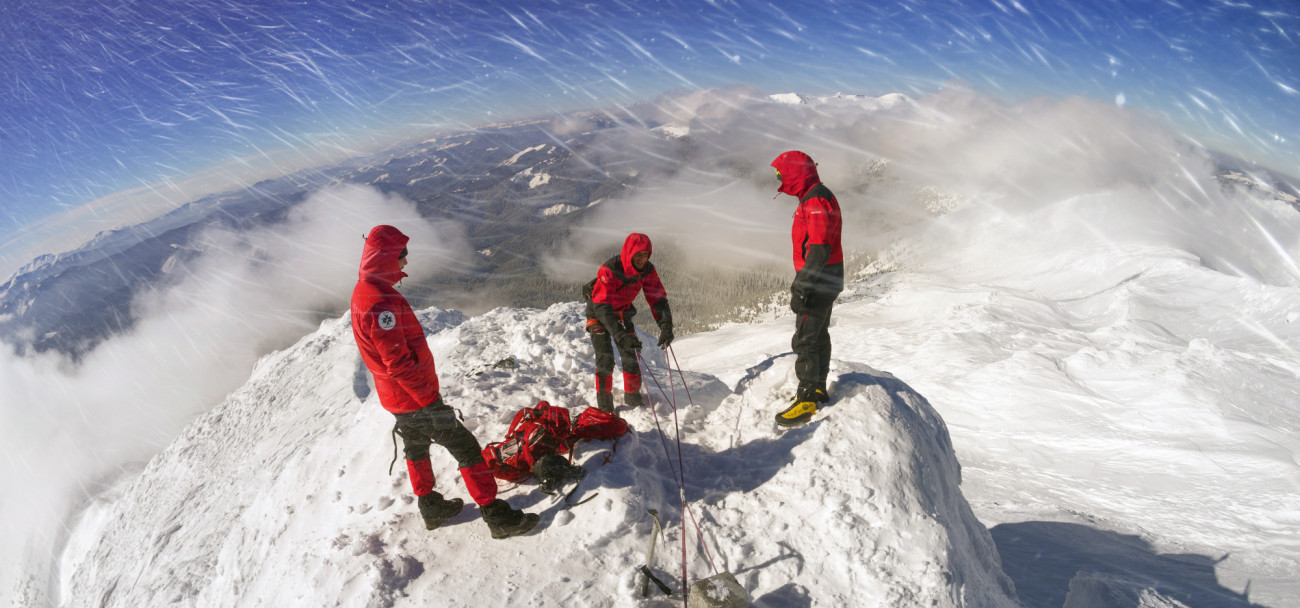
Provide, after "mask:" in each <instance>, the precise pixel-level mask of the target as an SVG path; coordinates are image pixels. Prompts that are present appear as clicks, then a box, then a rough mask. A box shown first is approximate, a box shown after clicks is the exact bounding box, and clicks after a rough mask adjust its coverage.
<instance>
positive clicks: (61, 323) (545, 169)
mask: <svg viewBox="0 0 1300 608" xmlns="http://www.w3.org/2000/svg"><path fill="white" fill-rule="evenodd" d="M769 100H770V101H771V102H774V103H779V104H810V103H828V102H829V103H835V104H838V105H851V106H855V107H861V108H862V109H863V110H866V111H875V110H881V109H890V108H894V107H896V106H900V105H906V106H915V102H913V101H912V100H911V99H909V98H908V97H906V96H904V95H886V96H883V97H878V98H874V97H865V96H857V95H840V94H837V95H834V96H824V97H808V96H803V95H798V94H794V93H788V94H781V95H772V96H770V97H769ZM645 115H653V113H652V112H643V113H640V114H637V113H634V112H628V113H626V120H624V118H623V117H620V118H619V119H618V120H616V119H615V118H613V116H615V114H611V113H603V112H598V111H587V112H580V113H574V114H570V115H566V116H560V117H556V118H553V119H546V120H533V121H522V122H515V123H509V124H496V125H488V126H485V127H482V128H478V129H473V130H466V131H461V132H455V133H450V134H445V135H441V136H438V137H434V138H431V139H427V140H424V141H419V142H416V143H412V144H406V145H403V146H399V147H396V148H393V149H390V150H388V151H385V152H383V153H379V154H374V155H370V156H366V157H360V158H355V159H351V160H349V161H346V162H344V163H341V164H339V165H337V166H333V167H325V168H315V169H310V170H304V171H300V172H297V173H293V174H290V175H286V176H284V177H280V178H277V179H272V180H267V181H263V182H259V183H257V184H255V185H253V186H251V187H248V188H244V189H241V190H236V191H231V192H224V193H220V194H212V195H208V196H205V197H203V198H200V199H198V200H195V201H193V202H190V203H188V204H185V205H183V206H181V207H179V208H177V209H175V210H174V211H172V212H170V213H167V214H166V215H163V216H161V217H159V218H156V219H154V220H151V221H148V222H145V223H142V224H139V225H135V226H129V227H125V228H121V229H118V230H112V231H106V232H102V233H100V234H99V235H97V236H96V237H95V238H93V239H92V240H90V241H89V242H87V243H86V244H85V245H83V246H81V247H80V248H78V249H75V250H73V251H69V252H65V253H62V254H58V255H44V256H41V257H39V258H37V259H35V260H33V261H32V262H31V263H30V264H28V265H26V266H25V267H24V268H22V269H21V270H19V271H18V272H17V273H15V274H14V275H13V276H12V277H10V278H9V279H8V281H6V282H5V283H4V284H2V285H0V340H3V341H5V342H8V343H11V344H13V345H14V346H15V347H16V348H17V349H18V350H19V352H20V353H28V352H44V351H49V350H54V351H58V352H61V353H64V354H66V355H69V356H71V357H73V358H77V357H79V356H80V355H82V354H84V353H86V352H88V351H89V350H91V349H93V348H94V347H95V346H96V345H97V344H99V343H100V342H102V341H103V340H104V339H106V338H107V337H109V336H111V335H113V334H114V333H116V332H120V331H122V330H125V329H127V328H130V327H131V326H132V324H133V323H134V318H133V317H132V313H131V309H130V308H131V301H132V298H133V296H134V295H135V294H136V293H137V291H138V290H139V289H140V288H142V287H162V286H165V285H167V283H168V281H169V280H173V277H172V276H171V275H169V273H168V269H169V268H170V267H171V265H173V264H175V263H176V262H177V261H184V260H187V259H189V258H191V257H193V256H197V255H199V254H200V252H199V251H198V250H197V249H196V248H195V247H192V244H193V242H194V239H195V238H196V236H197V235H199V234H200V233H201V232H202V231H204V230H206V229H208V228H212V227H223V228H226V229H231V230H243V229H248V228H252V227H256V226H269V225H274V224H276V223H277V222H283V221H284V220H285V218H286V216H287V214H288V211H289V210H290V209H292V208H293V207H294V206H295V205H298V204H299V203H302V202H303V201H304V200H306V199H307V197H308V195H309V194H311V193H312V192H314V191H316V190H319V189H320V188H322V187H325V186H328V185H330V184H337V183H354V184H368V185H370V186H372V187H374V188H376V189H378V190H380V191H382V192H384V193H388V194H395V195H400V196H402V197H403V198H405V199H407V200H409V201H412V202H414V203H415V205H416V207H417V209H418V211H419V213H420V214H421V215H422V216H424V217H427V218H431V219H445V220H454V221H456V222H458V223H459V224H461V225H462V226H464V227H465V230H466V233H467V236H468V238H469V240H470V244H471V245H472V247H473V248H474V249H475V250H476V251H477V252H478V254H479V255H478V258H477V259H476V260H475V261H474V263H473V265H472V267H470V268H468V269H466V270H465V271H464V272H457V273H449V274H448V273H444V274H442V275H440V276H439V277H438V278H435V279H430V280H427V281H424V282H423V283H419V284H415V285H411V284H409V283H408V284H406V285H404V292H405V293H406V294H407V296H408V298H410V299H411V300H412V302H413V303H415V304H417V305H420V306H429V305H437V306H441V307H447V308H465V307H467V306H477V307H478V308H479V309H480V310H485V309H486V307H490V306H515V307H545V306H548V305H550V304H552V303H555V302H559V301H567V300H574V299H577V297H578V296H577V284H569V283H565V282H562V281H556V280H553V279H550V278H548V277H547V276H546V275H545V273H543V272H542V271H541V269H540V268H539V255H538V254H540V253H543V252H545V251H546V250H547V248H549V247H551V246H553V245H554V244H555V243H558V242H562V241H565V240H567V239H568V238H569V237H570V235H571V232H572V230H573V228H574V227H575V226H577V225H579V224H580V223H581V222H582V221H583V220H584V218H586V217H587V214H588V213H590V212H591V211H592V210H593V206H595V205H597V204H599V203H600V202H602V201H605V200H609V199H613V198H617V197H620V196H624V195H626V194H628V193H630V192H632V191H634V190H636V189H637V188H638V187H641V186H642V183H641V180H642V179H643V176H644V175H646V174H647V173H649V172H651V171H652V170H653V171H656V172H658V173H657V174H660V175H662V174H665V173H668V174H671V173H673V172H676V171H681V170H683V169H684V168H685V167H687V166H689V165H690V163H691V162H692V161H693V160H694V159H695V157H696V156H697V155H698V154H699V151H698V150H697V149H696V146H695V142H694V141H693V138H692V136H691V134H690V128H689V127H688V126H686V125H684V124H678V123H674V122H672V121H668V120H666V121H663V122H644V121H645V120H646V119H644V118H640V116H645ZM619 129H621V130H623V131H625V132H626V137H624V136H623V135H624V133H616V135H618V136H617V137H600V135H610V134H611V133H610V132H611V131H614V130H619ZM560 133H565V134H564V135H560ZM1219 162H1220V166H1221V167H1222V170H1221V171H1220V174H1219V176H1220V180H1221V181H1222V183H1223V184H1224V186H1225V187H1236V188H1244V189H1249V190H1271V193H1272V194H1273V196H1275V197H1277V198H1278V199H1279V200H1284V201H1286V202H1288V203H1289V204H1291V205H1292V206H1294V207H1296V208H1297V209H1298V210H1300V198H1297V191H1296V188H1295V186H1294V183H1295V181H1294V180H1289V179H1287V178H1285V177H1283V176H1279V175H1277V174H1275V173H1270V172H1267V171H1265V170H1262V169H1259V168H1257V167H1252V166H1251V165H1250V164H1249V163H1245V162H1244V161H1240V160H1236V159H1232V158H1229V157H1220V160H1219ZM598 262H599V260H595V261H593V263H598ZM662 264H663V262H662V261H661V262H660V265H661V267H662ZM788 280H789V277H788V276H782V277H775V276H773V277H761V280H758V281H754V280H753V279H752V278H750V279H746V281H747V282H746V287H745V289H746V290H747V291H748V292H754V293H757V292H768V293H771V292H775V291H780V290H781V289H782V288H783V287H784V284H785V282H788ZM683 282H685V281H683ZM750 300H751V301H749V302H739V301H738V302H735V303H733V304H735V305H741V304H752V303H753V302H752V300H753V298H750ZM337 312H339V311H322V313H323V315H324V313H330V314H327V315H324V316H333V315H334V314H337Z"/></svg>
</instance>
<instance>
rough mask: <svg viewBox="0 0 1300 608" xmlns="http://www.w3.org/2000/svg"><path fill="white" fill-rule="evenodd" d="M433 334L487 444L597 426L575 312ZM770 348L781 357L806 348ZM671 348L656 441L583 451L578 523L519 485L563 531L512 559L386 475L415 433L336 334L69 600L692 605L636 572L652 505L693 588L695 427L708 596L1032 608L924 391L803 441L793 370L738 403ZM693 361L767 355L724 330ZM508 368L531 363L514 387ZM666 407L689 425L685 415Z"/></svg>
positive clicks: (144, 496)
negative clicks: (522, 428) (529, 412)
mask: <svg viewBox="0 0 1300 608" xmlns="http://www.w3.org/2000/svg"><path fill="white" fill-rule="evenodd" d="M421 318H422V322H423V324H424V326H425V328H426V331H427V333H428V334H429V341H430V346H431V348H432V349H433V351H434V353H435V357H436V358H437V361H438V365H439V375H440V378H441V380H442V383H443V387H444V395H445V399H446V401H447V402H448V403H449V404H451V405H453V406H454V407H457V408H459V409H460V410H461V412H462V413H463V414H464V415H465V420H466V424H467V426H468V427H469V428H470V429H471V430H472V431H473V432H474V433H475V434H476V435H477V436H478V437H479V438H480V439H491V438H499V437H500V436H502V435H503V434H504V432H505V429H506V426H507V424H508V421H509V417H510V415H511V414H513V412H514V411H516V410H517V409H518V408H521V407H526V406H530V405H532V404H534V403H535V402H536V401H538V400H540V399H546V400H548V401H550V402H551V403H552V404H557V405H565V406H568V407H570V408H571V409H572V410H573V411H574V412H575V414H576V412H578V411H580V409H581V408H582V407H584V406H585V402H586V401H587V399H588V398H589V397H590V395H589V393H590V392H591V391H590V389H589V387H590V385H591V376H592V373H593V367H592V355H591V352H590V349H591V347H590V344H589V343H588V341H587V338H586V336H585V334H584V332H583V331H582V326H583V324H582V318H581V308H580V306H579V305H578V304H576V303H573V304H560V305H555V306H552V307H551V308H549V309H547V310H545V311H536V310H514V309H498V310H496V311H493V312H491V313H489V314H486V315H483V316H480V317H475V318H469V319H467V318H465V317H463V316H462V315H460V314H459V313H454V312H447V311H440V310H436V309H430V310H426V311H423V312H422V313H421ZM766 331H767V334H769V336H770V337H773V338H775V337H776V336H781V335H784V334H785V332H786V328H785V327H784V326H779V327H769V328H768V329H767V330H766ZM643 341H645V342H647V343H653V342H652V341H651V340H650V336H643ZM652 350H655V349H652V348H647V349H646V353H647V355H648V356H650V358H649V360H648V364H649V365H650V366H651V369H653V370H654V372H655V376H654V378H653V379H649V378H648V379H647V383H648V384H649V385H650V386H652V387H655V386H662V387H663V389H664V393H660V392H659V391H658V390H655V389H652V390H654V392H652V395H654V396H655V397H656V401H657V402H658V403H659V405H658V406H657V407H656V408H655V410H654V412H651V411H650V409H649V408H642V409H639V410H635V411H627V412H624V415H625V416H626V418H627V419H628V420H629V422H630V424H631V425H632V427H633V429H634V430H633V432H632V433H630V434H629V435H627V436H625V437H623V438H621V439H620V440H619V441H618V442H617V444H613V443H612V442H591V443H587V444H583V446H581V448H580V452H579V460H580V461H581V462H582V463H583V466H584V467H585V468H586V469H587V470H588V472H589V474H588V476H587V478H586V480H584V482H583V484H582V489H581V490H580V493H579V494H578V495H577V496H575V500H579V499H582V498H587V497H590V498H591V501H590V502H586V503H584V504H580V505H578V506H575V507H572V508H571V509H567V510H566V509H564V508H563V506H564V505H563V504H562V503H558V502H557V501H555V500H554V499H552V498H550V497H548V496H545V495H543V494H540V493H538V492H535V491H533V485H532V484H531V482H529V483H525V484H524V485H520V486H517V487H512V486H510V485H505V486H503V488H505V489H506V491H505V492H504V495H503V496H504V498H506V499H507V500H509V501H510V502H511V503H512V504H513V505H514V506H516V507H522V508H526V509H528V510H533V511H538V512H540V513H542V523H541V525H540V527H539V530H538V531H536V532H535V533H533V534H531V535H529V536H527V537H523V538H517V539H509V540H505V541H494V540H492V539H491V538H490V536H489V535H488V533H487V529H486V526H484V525H483V524H482V522H481V521H480V518H479V517H478V513H477V510H476V509H473V508H467V509H466V511H465V512H463V513H462V514H461V515H460V516H458V517H457V518H455V519H454V520H453V521H452V522H451V524H449V525H447V526H445V527H443V528H440V529H438V530H436V531H433V532H428V531H425V530H424V529H423V526H422V525H421V523H420V519H419V516H418V513H417V511H416V508H415V505H414V504H413V502H412V499H411V496H410V491H409V487H408V484H407V481H406V479H405V472H404V467H403V466H402V463H401V462H400V461H399V462H398V465H397V466H396V467H394V472H393V473H392V474H391V475H390V474H388V472H387V467H388V463H389V460H390V459H391V458H392V457H393V446H392V445H391V443H390V437H389V431H390V427H391V421H392V417H391V415H389V414H387V413H386V412H384V411H383V410H382V409H381V408H380V406H379V404H378V402H377V400H376V398H375V397H374V396H373V394H372V393H371V391H370V389H369V387H368V385H367V377H368V375H367V374H366V373H364V372H363V371H362V369H361V367H360V361H359V358H358V357H357V355H356V352H355V345H354V344H353V342H352V339H351V329H350V325H349V323H348V321H347V320H346V319H341V320H334V321H327V322H326V323H324V324H323V325H322V326H321V328H320V329H319V330H318V331H317V332H315V333H314V334H312V335H309V336H307V337H306V338H304V339H303V340H302V341H300V342H299V343H298V344H297V345H295V346H294V347H292V348H289V349H286V350H284V351H280V352H277V353H275V354H273V355H269V356H267V357H265V358H264V359H263V360H262V361H261V362H260V363H259V365H258V366H257V368H256V370H255V371H254V372H253V374H252V377H251V378H250V379H249V381H248V382H247V383H246V384H245V385H244V386H243V387H242V388H240V389H239V390H237V391H235V392H234V393H232V395H231V396H230V398H229V399H227V400H226V402H225V403H223V404H222V405H221V406H219V407H217V408H216V409H214V410H213V411H212V412H210V413H208V414H206V415H204V416H203V417H201V418H200V419H199V420H197V421H196V422H195V423H194V424H193V425H191V426H190V427H189V428H188V429H187V431H186V432H185V433H184V434H183V436H181V437H180V438H179V439H177V440H176V441H175V442H174V443H173V444H172V445H171V446H169V447H168V448H167V449H166V450H165V451H164V452H162V453H161V454H159V455H158V456H157V457H155V458H154V459H153V460H152V461H151V462H150V463H149V465H148V467H147V468H146V470H145V471H144V472H143V473H142V474H141V475H139V476H138V477H137V478H135V479H134V480H133V481H131V482H130V483H129V484H128V485H126V486H125V487H122V488H119V489H118V491H117V492H116V493H114V494H113V495H107V496H103V497H101V498H100V502H99V503H98V504H97V505H96V506H94V507H92V508H91V509H88V510H87V511H86V513H85V515H84V516H83V518H82V520H81V523H80V526H79V527H78V529H77V530H76V532H75V533H74V535H73V538H72V540H71V541H70V542H69V545H68V548H67V550H66V551H65V553H64V554H65V558H64V562H63V564H62V598H61V601H62V603H64V604H66V605H88V604H95V605H101V606H146V605H150V606H154V605H164V604H166V605H204V606H231V605H268V606H286V605H298V606H323V605H342V606H361V605H366V606H393V605H438V606H485V605H511V606H519V605H527V606H611V605H665V606H667V605H677V604H680V599H679V598H677V599H668V598H664V596H662V595H656V596H652V597H651V598H650V599H642V598H641V597H640V594H639V592H638V587H639V583H640V580H639V579H640V577H639V575H636V574H634V572H635V571H636V569H637V568H639V566H640V565H641V564H642V563H644V559H645V554H644V552H645V547H646V543H647V541H648V536H649V534H650V533H651V521H650V518H649V517H648V516H647V514H646V509H656V510H657V511H658V512H659V513H660V514H661V515H662V516H663V518H664V521H665V528H666V530H665V538H664V539H663V542H662V544H661V545H660V549H659V552H658V557H657V559H656V562H655V570H656V571H657V573H658V574H659V576H660V577H661V578H664V579H665V580H668V581H670V584H672V585H673V586H674V587H677V588H679V589H680V572H681V568H682V565H681V561H682V556H681V535H682V527H681V510H680V501H679V498H678V491H677V487H676V482H675V481H674V473H673V471H674V470H675V467H676V466H677V464H676V462H677V461H676V457H677V454H678V450H679V446H678V444H677V443H676V441H675V437H674V436H675V434H676V433H675V431H674V424H675V422H679V423H680V425H681V436H682V441H681V443H680V453H681V455H682V461H681V462H683V463H684V467H685V471H686V497H687V499H688V501H689V503H690V505H691V512H690V515H689V516H688V520H693V521H694V522H697V524H698V532H700V533H702V534H703V538H704V545H706V546H707V551H708V554H707V555H705V554H703V553H701V549H700V547H699V545H698V543H697V542H696V539H697V529H696V526H695V525H691V526H689V527H688V529H687V535H688V541H689V542H688V548H687V549H688V554H689V559H688V561H687V570H688V571H689V574H690V577H691V578H692V579H693V580H694V579H698V578H701V577H704V576H707V575H709V574H711V573H712V572H713V568H714V567H716V568H717V570H719V571H721V570H728V571H731V572H734V573H735V574H736V576H737V577H738V579H739V580H740V582H741V583H742V584H743V585H744V586H745V587H746V588H747V589H748V590H749V592H750V593H751V595H752V597H753V598H754V599H755V600H756V605H768V606H788V605H818V606H824V605H854V606H902V605H927V606H930V605H933V606H962V605H970V606H1013V605H1016V602H1015V600H1014V597H1015V592H1014V588H1013V585H1012V583H1011V582H1010V579H1009V578H1008V577H1007V576H1006V575H1005V574H1003V573H1002V570H1001V568H1000V567H999V561H998V555H997V550H996V548H995V547H994V544H993V541H992V538H991V536H990V535H989V532H988V530H987V529H986V528H985V527H984V526H983V525H982V524H981V523H980V522H979V521H978V520H977V519H976V517H975V515H974V514H973V513H972V511H971V509H970V507H969V506H968V504H967V502H966V499H965V498H963V497H962V494H961V490H960V487H959V484H960V481H961V468H960V466H959V465H958V463H957V459H956V456H955V455H954V453H953V450H952V445H951V442H950V439H949V435H948V431H947V428H946V426H945V425H944V423H943V421H942V419H941V418H940V417H939V415H938V414H937V413H936V412H935V411H934V409H933V408H932V407H931V406H930V405H929V403H927V401H926V400H925V399H924V398H923V397H922V396H920V395H918V394H917V393H916V392H914V391H913V390H912V389H911V388H910V387H909V386H908V385H907V384H906V383H904V382H902V381H900V380H899V379H897V378H895V377H893V376H891V375H890V374H888V373H885V372H881V371H877V370H875V369H873V368H871V367H869V366H868V365H866V364H863V363H858V362H852V361H847V360H838V361H836V362H835V364H834V366H833V368H832V382H833V390H834V393H835V394H836V403H835V404H834V406H833V407H831V408H829V409H827V410H825V413H824V414H822V415H820V416H819V418H818V419H817V420H816V421H814V422H813V423H810V424H809V425H806V426H805V427H802V428H799V429H795V430H791V431H788V432H784V433H779V432H777V431H776V430H775V427H774V425H773V423H772V421H771V417H772V415H773V413H774V411H775V410H774V407H775V404H776V403H778V402H779V401H782V400H784V399H787V398H788V396H789V392H790V387H791V386H792V384H793V367H792V365H793V357H791V356H790V355H789V354H781V353H777V354H774V355H771V356H764V357H762V358H760V360H757V361H754V362H752V364H749V365H747V366H739V367H735V368H732V369H731V370H730V371H731V372H732V373H731V374H730V376H731V377H730V378H729V379H727V380H726V381H725V382H724V381H723V380H720V379H719V378H718V377H717V376H714V375H709V374H701V373H698V372H696V371H693V370H691V368H690V366H687V371H686V373H684V374H682V375H680V376H679V375H673V376H672V377H673V378H675V379H676V380H677V381H676V382H675V384H674V386H673V387H671V388H670V387H669V385H668V381H669V377H670V376H669V374H668V373H667V372H666V370H665V367H664V365H665V361H664V359H663V355H662V354H660V353H659V351H655V353H654V354H651V352H650V351H652ZM679 350H680V351H681V352H683V353H688V352H689V353H697V355H701V356H703V355H704V353H708V352H718V353H719V355H720V356H721V358H732V359H734V358H736V357H737V356H738V355H740V354H741V353H742V352H752V351H745V350H743V348H740V347H737V346H736V345H728V343H727V342H725V341H722V340H719V339H718V338H717V337H713V336H710V335H707V334H705V335H699V336H692V337H690V338H687V339H683V340H682V345H681V346H680V348H679ZM507 358H511V359H513V361H514V364H513V365H510V364H508V363H507V364H502V365H496V364H497V363H500V362H502V361H505V360H506V359H507ZM683 379H684V380H685V384H683V382H682V380H683ZM687 391H689V395H690V397H689V399H688V398H687V397H686V392H687ZM661 394H668V395H669V396H670V397H671V398H673V399H675V401H676V402H677V403H678V406H679V409H678V412H677V413H676V416H674V413H673V412H672V410H671V408H670V407H669V406H668V405H667V404H666V403H664V399H663V398H662V397H661ZM688 402H693V405H688ZM659 429H663V434H661V432H660V430H659ZM434 470H435V473H437V474H438V475H439V488H440V489H441V490H442V491H443V492H445V493H447V494H449V495H451V496H463V497H466V498H467V496H465V492H464V488H463V486H461V485H460V481H459V476H457V475H454V471H455V465H454V463H453V462H452V461H451V459H450V457H448V456H447V455H446V454H445V453H443V452H440V451H438V450H435V451H434ZM711 564H712V566H711ZM651 590H654V587H651ZM655 593H656V594H658V592H657V591H655Z"/></svg>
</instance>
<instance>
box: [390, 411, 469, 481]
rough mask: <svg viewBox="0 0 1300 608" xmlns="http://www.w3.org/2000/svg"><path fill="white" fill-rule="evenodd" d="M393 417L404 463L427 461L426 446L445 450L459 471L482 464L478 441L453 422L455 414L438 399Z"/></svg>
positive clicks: (458, 423) (466, 430)
mask: <svg viewBox="0 0 1300 608" xmlns="http://www.w3.org/2000/svg"><path fill="white" fill-rule="evenodd" d="M394 416H396V417H397V434H398V435H401V436H402V450H403V451H404V452H405V453H406V459H407V460H410V461H412V462H417V461H420V460H425V459H427V458H429V444H431V443H436V444H438V445H441V446H442V447H444V448H446V449H447V451H448V452H450V453H451V457H452V458H455V459H456V463H457V464H458V465H459V466H460V468H462V469H464V468H467V467H472V466H474V465H476V464H478V463H480V462H483V450H482V446H480V445H479V443H478V439H475V438H474V434H473V433H470V432H469V429H467V428H465V425H463V424H461V423H460V420H458V419H457V418H456V410H453V409H451V407H449V406H448V405H447V404H445V403H443V402H442V399H438V400H437V401H434V402H433V404H432V405H429V406H426V407H422V408H420V409H418V410H415V411H414V412H408V413H405V414H394Z"/></svg>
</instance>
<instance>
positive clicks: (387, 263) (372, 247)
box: [357, 226, 411, 287]
mask: <svg viewBox="0 0 1300 608" xmlns="http://www.w3.org/2000/svg"><path fill="white" fill-rule="evenodd" d="M410 240H411V239H410V238H409V237H407V236H406V235H405V234H402V231H401V230H398V229H396V228H394V227H392V226H375V227H374V228H371V229H370V235H369V236H367V237H366V246H365V249H363V250H362V251H361V272H360V273H358V275H357V278H358V279H359V280H362V281H370V282H372V283H379V284H380V285H384V286H386V287H391V286H392V285H393V284H395V283H397V282H398V281H400V280H402V277H405V276H406V273H405V272H402V270H401V268H399V267H398V265H397V258H398V257H399V256H401V255H402V249H403V248H405V247H406V243H407V241H410Z"/></svg>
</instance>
